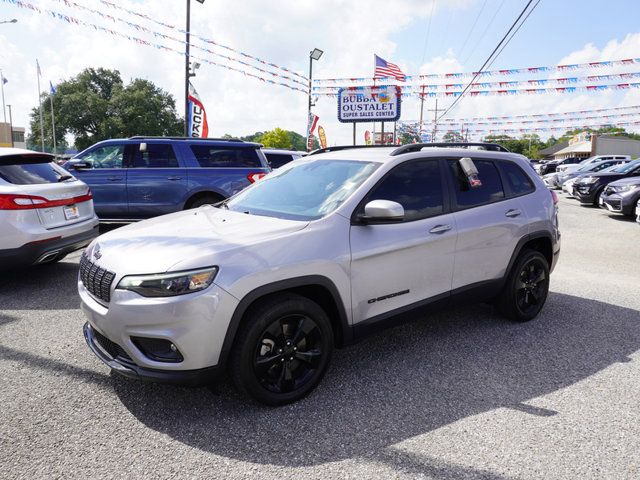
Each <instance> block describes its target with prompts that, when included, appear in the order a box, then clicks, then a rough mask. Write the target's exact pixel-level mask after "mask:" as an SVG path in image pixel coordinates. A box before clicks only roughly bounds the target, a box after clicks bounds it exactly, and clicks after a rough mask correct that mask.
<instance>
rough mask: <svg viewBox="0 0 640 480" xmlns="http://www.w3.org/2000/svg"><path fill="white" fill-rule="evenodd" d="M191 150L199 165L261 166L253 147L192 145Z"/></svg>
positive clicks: (227, 166)
mask: <svg viewBox="0 0 640 480" xmlns="http://www.w3.org/2000/svg"><path fill="white" fill-rule="evenodd" d="M191 151H192V152H193V155H194V156H195V157H196V160H197V161H198V163H199V164H200V166H201V167H226V168H262V163H260V158H259V157H258V152H257V151H256V150H255V149H253V148H238V147H225V146H209V145H192V146H191Z"/></svg>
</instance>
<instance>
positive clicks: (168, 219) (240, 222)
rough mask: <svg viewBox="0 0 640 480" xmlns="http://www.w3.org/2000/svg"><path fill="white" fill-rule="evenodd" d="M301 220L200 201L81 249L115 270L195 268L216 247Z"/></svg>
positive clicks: (264, 237)
mask: <svg viewBox="0 0 640 480" xmlns="http://www.w3.org/2000/svg"><path fill="white" fill-rule="evenodd" d="M307 225H308V222H301V221H294V220H283V219H279V218H273V217H265V216H258V215H248V214H245V213H240V212H233V211H229V210H223V209H219V208H215V207H211V206H205V207H201V208H199V209H195V210H188V211H184V212H178V213H173V214H170V215H164V216H161V217H156V218H152V219H150V220H144V221H142V222H139V223H135V224H131V225H128V226H126V227H122V228H118V229H116V230H113V231H111V232H108V233H106V234H104V235H101V236H100V237H98V238H97V239H96V240H94V241H93V242H92V243H91V245H90V246H89V248H87V255H88V256H89V257H90V259H91V261H92V262H95V263H97V264H98V265H100V266H101V267H103V268H106V269H108V270H111V271H113V272H116V273H117V274H126V275H130V274H139V273H161V272H165V271H169V270H184V269H188V268H201V267H204V266H209V265H213V264H214V263H209V262H208V261H207V259H210V261H211V262H213V261H214V259H219V256H218V255H219V254H221V253H225V252H227V253H228V252H230V251H232V250H235V249H241V248H245V247H247V246H249V245H254V244H257V243H260V242H264V241H268V240H269V239H273V238H276V237H280V236H283V235H287V234H290V233H293V232H296V231H298V230H301V229H303V228H305V227H306V226H307ZM202 262H204V263H202ZM172 267H177V268H172Z"/></svg>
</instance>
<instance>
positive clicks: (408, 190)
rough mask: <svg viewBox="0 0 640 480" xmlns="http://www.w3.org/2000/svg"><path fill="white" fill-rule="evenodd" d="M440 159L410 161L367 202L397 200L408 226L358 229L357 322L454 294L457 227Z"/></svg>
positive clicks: (354, 234) (354, 233)
mask: <svg viewBox="0 0 640 480" xmlns="http://www.w3.org/2000/svg"><path fill="white" fill-rule="evenodd" d="M445 192H446V184H445V180H444V176H443V175H442V165H441V162H440V160H439V159H418V160H409V161H407V162H404V163H402V164H400V165H398V166H397V167H395V168H394V169H393V170H391V171H390V172H389V173H388V174H387V175H386V176H385V177H384V179H383V180H382V181H381V182H380V183H378V185H376V186H375V187H374V188H373V189H372V190H371V192H370V193H369V194H368V195H367V197H366V198H365V199H364V200H363V202H362V203H361V205H360V207H359V210H361V209H363V208H364V205H365V204H366V203H368V202H370V201H372V200H391V201H394V202H397V203H399V204H401V205H402V206H403V207H404V210H405V217H404V220H403V221H402V222H389V223H381V224H367V225H352V226H351V230H350V243H351V291H352V305H353V318H354V319H355V321H365V320H367V319H371V318H372V317H376V316H379V315H384V314H388V313H389V312H392V311H394V310H397V309H399V308H402V307H405V306H408V305H414V304H416V303H418V302H421V301H424V300H425V299H429V298H432V297H436V296H439V295H441V294H445V295H448V293H449V291H450V290H451V276H452V271H453V259H454V254H455V238H456V228H455V223H454V219H453V216H452V214H451V213H448V212H449V207H448V201H447V200H448V198H447V194H446V193H445ZM356 213H358V212H356Z"/></svg>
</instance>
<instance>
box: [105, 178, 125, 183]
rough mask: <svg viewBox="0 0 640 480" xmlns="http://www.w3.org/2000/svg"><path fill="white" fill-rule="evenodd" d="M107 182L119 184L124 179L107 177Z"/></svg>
mask: <svg viewBox="0 0 640 480" xmlns="http://www.w3.org/2000/svg"><path fill="white" fill-rule="evenodd" d="M107 180H109V181H110V182H117V181H118V180H122V177H107Z"/></svg>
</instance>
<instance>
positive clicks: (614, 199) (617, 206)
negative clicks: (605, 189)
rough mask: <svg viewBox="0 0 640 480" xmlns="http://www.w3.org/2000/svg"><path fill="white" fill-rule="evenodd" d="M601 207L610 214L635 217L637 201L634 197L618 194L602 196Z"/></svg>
mask: <svg viewBox="0 0 640 480" xmlns="http://www.w3.org/2000/svg"><path fill="white" fill-rule="evenodd" d="M600 207H601V208H604V209H605V210H607V211H608V212H610V213H619V214H621V215H629V216H630V215H633V214H634V212H635V207H636V199H635V198H633V197H632V196H630V195H629V196H624V195H620V194H618V193H610V194H608V195H607V194H604V193H603V194H602V196H601V197H600Z"/></svg>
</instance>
